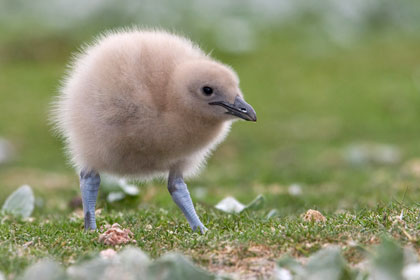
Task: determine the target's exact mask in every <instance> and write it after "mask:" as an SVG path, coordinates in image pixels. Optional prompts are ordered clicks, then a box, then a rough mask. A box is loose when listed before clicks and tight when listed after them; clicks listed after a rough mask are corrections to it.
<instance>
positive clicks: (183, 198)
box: [168, 170, 207, 234]
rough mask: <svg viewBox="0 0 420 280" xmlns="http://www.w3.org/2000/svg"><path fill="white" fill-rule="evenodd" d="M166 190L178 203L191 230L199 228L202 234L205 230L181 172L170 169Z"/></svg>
mask: <svg viewBox="0 0 420 280" xmlns="http://www.w3.org/2000/svg"><path fill="white" fill-rule="evenodd" d="M168 190H169V193H170V194H171V196H172V199H173V201H174V202H175V203H176V205H178V207H179V208H180V209H181V211H182V212H183V213H184V216H185V217H186V218H187V221H188V223H189V224H190V227H191V228H192V230H193V231H196V230H197V229H199V230H200V232H201V233H202V234H204V233H205V232H206V231H207V228H206V227H205V226H204V225H203V223H202V222H201V221H200V218H198V216H197V213H196V212H195V209H194V205H193V203H192V200H191V196H190V193H189V192H188V188H187V185H186V184H185V182H184V179H183V177H182V173H181V172H178V171H175V170H171V171H170V172H169V178H168Z"/></svg>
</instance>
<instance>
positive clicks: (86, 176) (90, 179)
mask: <svg viewBox="0 0 420 280" xmlns="http://www.w3.org/2000/svg"><path fill="white" fill-rule="evenodd" d="M100 183H101V177H100V176H99V174H98V173H97V172H95V171H86V170H82V171H81V172H80V190H81V192H82V202H83V214H84V216H85V230H90V229H96V219H95V206H96V199H97V197H98V191H99V184H100Z"/></svg>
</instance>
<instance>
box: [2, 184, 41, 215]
mask: <svg viewBox="0 0 420 280" xmlns="http://www.w3.org/2000/svg"><path fill="white" fill-rule="evenodd" d="M34 204H35V197H34V193H33V192H32V189H31V187H30V186H28V185H23V186H21V187H20V188H18V189H17V190H16V191H14V192H13V193H12V194H11V195H10V196H9V197H8V198H7V199H6V201H5V202H4V204H3V207H2V211H3V212H6V213H10V214H12V215H15V216H21V217H22V218H27V217H29V216H30V215H31V214H32V211H33V210H34Z"/></svg>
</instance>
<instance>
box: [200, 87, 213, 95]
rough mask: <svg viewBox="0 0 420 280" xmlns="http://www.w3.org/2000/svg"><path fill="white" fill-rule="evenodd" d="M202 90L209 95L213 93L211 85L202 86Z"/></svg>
mask: <svg viewBox="0 0 420 280" xmlns="http://www.w3.org/2000/svg"><path fill="white" fill-rule="evenodd" d="M202 91H203V94H204V95H206V96H210V95H212V94H213V89H212V88H211V87H203V88H202Z"/></svg>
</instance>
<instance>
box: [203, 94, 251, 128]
mask: <svg viewBox="0 0 420 280" xmlns="http://www.w3.org/2000/svg"><path fill="white" fill-rule="evenodd" d="M209 105H219V106H222V107H223V108H225V109H227V112H226V114H229V115H233V116H236V117H238V118H241V119H244V120H246V121H253V122H256V121H257V114H256V113H255V110H254V108H252V107H251V105H249V104H248V103H246V102H245V100H243V99H242V98H241V97H240V96H239V95H238V96H236V98H235V102H234V103H233V104H231V103H228V102H226V101H215V102H210V103H209Z"/></svg>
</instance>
